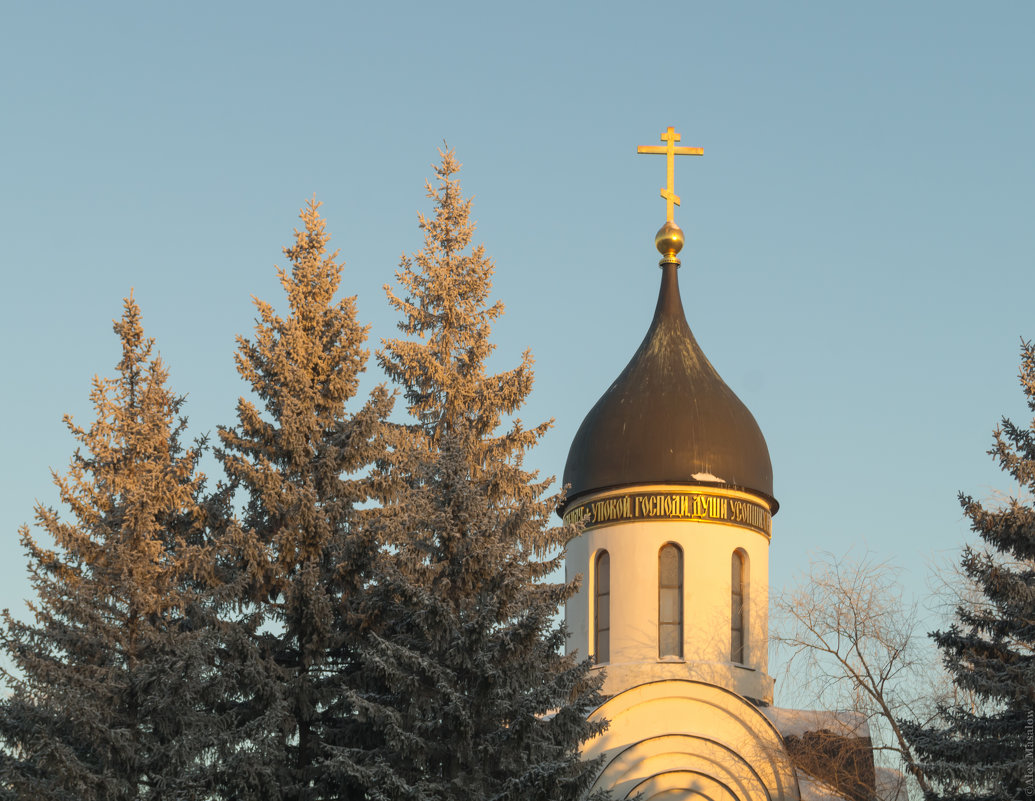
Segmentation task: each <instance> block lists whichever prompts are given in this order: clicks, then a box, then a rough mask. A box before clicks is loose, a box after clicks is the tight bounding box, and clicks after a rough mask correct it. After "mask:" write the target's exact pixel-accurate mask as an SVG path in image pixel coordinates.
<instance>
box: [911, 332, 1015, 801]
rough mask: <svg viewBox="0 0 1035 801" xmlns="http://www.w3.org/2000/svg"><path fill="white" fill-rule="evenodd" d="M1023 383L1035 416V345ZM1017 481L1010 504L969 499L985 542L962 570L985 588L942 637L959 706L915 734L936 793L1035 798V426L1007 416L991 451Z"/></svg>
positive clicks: (965, 502) (967, 509) (969, 553)
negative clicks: (988, 503)
mask: <svg viewBox="0 0 1035 801" xmlns="http://www.w3.org/2000/svg"><path fill="white" fill-rule="evenodd" d="M1020 379H1021V386H1022V387H1023V390H1024V394H1025V396H1026V398H1027V403H1028V408H1029V409H1030V410H1031V411H1032V412H1033V413H1035V347H1033V346H1032V344H1031V343H1030V342H1025V343H1022V361H1021V371H1020ZM989 454H990V455H992V456H994V457H995V458H996V460H997V461H998V462H999V466H1000V467H1001V468H1002V470H1003V471H1004V472H1005V473H1006V474H1007V475H1009V476H1010V478H1011V479H1012V480H1013V481H1014V482H1016V485H1017V487H1018V488H1019V489H1018V493H1017V496H1016V497H1010V498H1009V500H1008V501H1007V502H1006V503H1003V504H996V505H994V506H991V505H986V504H982V503H980V502H978V501H975V500H974V499H973V498H972V497H970V496H968V495H962V494H961V495H960V503H961V504H962V506H963V512H964V514H965V515H966V516H967V517H968V518H969V519H970V525H971V529H972V530H973V531H975V532H976V533H977V534H978V535H979V536H980V537H981V539H982V540H984V543H985V545H984V547H982V548H970V547H968V548H966V549H965V550H964V553H963V559H962V566H963V571H964V573H965V575H966V577H967V578H968V579H969V580H970V581H971V582H973V584H974V587H975V588H976V589H977V590H978V591H979V597H978V600H977V601H976V602H968V603H964V604H961V605H960V606H959V608H958V609H957V613H956V614H957V620H956V622H955V623H954V624H953V625H952V626H951V627H950V628H949V630H948V631H940V632H936V633H934V634H933V635H932V636H933V637H934V640H935V642H936V643H937V645H938V647H939V649H940V650H941V652H942V656H943V659H944V663H945V667H946V669H947V670H948V672H949V675H950V677H951V679H952V681H953V684H954V685H955V687H956V688H957V690H958V693H957V698H958V699H959V701H958V702H956V703H954V704H952V705H947V706H943V707H942V708H941V709H940V712H941V715H940V717H939V718H938V719H937V720H936V721H935V723H934V724H933V725H931V726H928V727H926V728H921V727H918V726H915V725H913V726H909V727H908V729H907V733H908V735H909V737H910V739H911V740H912V742H913V744H914V746H915V749H916V752H917V753H918V754H919V756H920V760H921V762H922V765H923V769H924V772H925V773H926V774H927V776H928V777H929V778H931V779H932V780H933V781H934V784H935V785H936V787H938V788H939V791H938V792H937V793H931V794H930V795H929V796H928V797H929V798H945V799H950V798H951V799H988V800H989V801H991V800H992V799H1022V798H1023V799H1029V798H1031V797H1032V796H1035V757H1033V751H1035V422H1033V423H1032V424H1031V425H1030V426H1029V427H1026V428H1024V427H1019V426H1017V425H1015V424H1014V423H1012V422H1011V421H1010V420H1008V419H1006V418H1003V421H1002V423H1001V424H1000V426H999V427H998V428H997V429H996V431H995V444H994V446H993V447H992V449H991V450H990V451H989Z"/></svg>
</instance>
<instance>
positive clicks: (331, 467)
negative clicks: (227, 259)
mask: <svg viewBox="0 0 1035 801" xmlns="http://www.w3.org/2000/svg"><path fill="white" fill-rule="evenodd" d="M318 208H319V204H318V203H316V202H315V201H312V202H310V203H309V204H308V205H307V206H306V207H305V208H303V209H302V212H301V214H300V217H301V220H302V222H303V224H304V225H303V228H302V230H296V231H295V241H294V244H293V245H292V246H291V247H289V248H285V250H284V253H285V255H286V257H287V259H288V261H289V262H290V263H291V268H290V270H285V269H281V268H278V274H279V276H280V281H281V284H282V286H283V287H284V291H285V292H286V294H287V302H288V309H289V311H288V313H287V315H286V316H283V317H281V316H278V315H277V314H276V313H275V311H274V309H273V307H272V306H271V305H270V304H268V303H266V302H263V301H261V300H256V301H255V304H256V307H257V309H258V315H259V317H258V320H257V324H256V328H255V335H254V338H253V339H251V340H249V339H245V338H244V337H239V338H238V351H237V355H236V361H237V367H238V371H239V373H240V374H241V376H242V377H243V378H244V379H245V381H247V383H248V384H250V385H251V388H252V391H253V392H254V394H255V396H256V397H257V399H258V401H259V405H256V403H253V402H252V401H250V400H247V399H245V398H242V399H241V400H240V401H239V402H238V406H237V418H238V419H237V423H236V425H235V426H234V427H233V428H227V429H221V430H220V432H219V436H220V439H221V442H222V449H221V450H220V452H219V455H220V458H221V461H222V463H223V465H224V468H225V469H226V471H227V474H228V475H229V476H230V478H231V479H232V481H233V482H234V484H235V485H236V486H237V487H239V488H241V489H243V490H244V492H245V506H244V512H243V519H242V521H241V522H242V526H241V528H242V536H243V539H244V540H245V547H244V548H243V549H242V551H241V553H240V555H239V556H240V567H241V569H242V570H244V571H245V574H246V577H247V580H246V584H247V587H248V592H247V597H246V598H245V601H246V603H247V607H248V608H249V609H251V610H252V611H253V613H254V615H253V618H252V621H251V622H252V625H253V626H254V631H255V641H254V647H255V649H256V650H257V651H258V652H259V655H260V657H261V660H262V662H261V664H262V666H263V667H262V669H261V670H258V671H256V672H255V674H254V675H253V676H252V686H251V688H250V690H249V694H250V697H249V698H247V699H246V702H245V703H244V704H243V705H242V707H241V711H242V718H241V721H240V723H241V726H242V727H244V729H245V730H246V731H248V732H249V736H250V740H251V742H250V747H249V748H247V749H240V750H239V751H238V752H236V753H234V754H229V755H228V756H227V760H226V762H225V767H226V772H225V783H226V789H225V790H224V792H225V793H226V794H227V795H228V797H233V798H235V799H249V798H256V799H260V798H262V799H265V798H269V799H285V800H287V799H306V801H317V800H318V799H325V798H335V799H338V798H363V795H362V794H361V793H360V792H359V791H358V790H357V789H356V787H355V784H354V782H353V781H352V780H351V779H349V778H348V777H347V776H346V775H345V774H343V773H342V771H341V769H340V765H339V757H338V754H339V752H340V750H341V749H342V748H344V747H348V746H351V745H353V744H354V743H355V741H356V739H357V737H358V736H359V735H358V734H357V732H356V726H357V723H358V722H357V719H356V716H355V714H354V712H353V710H352V709H351V708H350V706H349V704H348V703H347V701H346V698H347V696H348V690H349V688H350V687H352V686H353V684H354V683H355V681H356V680H357V679H356V676H355V674H356V670H357V659H356V643H357V640H358V637H359V632H360V631H361V630H362V627H363V622H362V621H361V620H360V619H359V618H358V616H357V613H358V609H357V603H358V599H359V596H360V595H361V593H362V591H363V587H364V585H365V584H366V583H367V582H369V580H370V571H371V564H372V560H373V559H374V557H375V555H376V552H377V549H378V544H377V540H376V538H375V536H374V535H373V533H371V529H370V527H369V526H367V525H364V516H365V515H367V514H368V512H366V511H364V510H363V507H364V505H366V504H367V501H368V500H370V498H371V497H372V490H371V483H370V479H369V470H368V465H369V464H370V463H371V461H372V460H373V459H375V458H376V457H377V456H378V455H379V453H380V450H379V449H380V448H382V447H383V443H382V440H381V437H380V434H381V428H382V425H383V423H382V421H383V419H384V418H385V416H386V415H387V414H388V413H389V412H390V410H391V398H390V397H389V394H388V392H387V391H386V390H385V389H384V388H383V387H380V388H378V389H376V390H375V391H374V393H373V394H372V396H371V398H370V399H369V400H368V401H367V402H366V403H364V404H362V405H361V406H360V407H359V408H358V409H357V410H355V411H350V410H349V408H348V406H349V404H350V402H352V401H353V400H354V398H355V396H356V393H357V388H358V384H359V375H360V373H361V372H362V371H363V369H364V367H365V363H366V359H367V356H368V354H367V351H365V350H364V349H363V343H364V341H365V339H366V335H367V329H366V327H364V326H362V325H360V323H359V322H358V321H357V319H356V309H355V298H354V297H345V298H340V299H337V300H336V299H335V295H336V293H337V292H338V289H339V286H340V283H341V277H342V265H341V264H340V263H338V262H337V261H336V258H337V253H336V252H335V253H328V252H327V244H328V241H329V239H330V237H329V234H328V233H327V232H326V230H325V222H324V220H323V219H321V217H320V215H319V212H318Z"/></svg>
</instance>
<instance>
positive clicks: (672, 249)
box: [654, 220, 683, 266]
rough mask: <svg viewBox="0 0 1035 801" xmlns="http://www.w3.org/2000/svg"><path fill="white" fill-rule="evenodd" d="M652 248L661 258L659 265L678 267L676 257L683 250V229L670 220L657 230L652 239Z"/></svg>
mask: <svg viewBox="0 0 1035 801" xmlns="http://www.w3.org/2000/svg"><path fill="white" fill-rule="evenodd" d="M654 246H655V247H656V248H657V249H658V253H660V254H661V256H662V258H661V261H660V262H659V264H662V265H664V264H675V265H677V266H678V265H679V263H680V262H679V259H677V258H676V255H677V254H678V253H679V251H681V250H682V249H683V229H682V228H680V227H679V226H678V225H676V224H675V223H674V222H672V221H671V220H670V221H669V222H667V223H665V224H664V225H663V226H661V228H660V229H658V233H657V235H656V236H655V237H654Z"/></svg>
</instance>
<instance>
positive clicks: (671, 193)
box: [636, 125, 704, 222]
mask: <svg viewBox="0 0 1035 801" xmlns="http://www.w3.org/2000/svg"><path fill="white" fill-rule="evenodd" d="M680 138H681V137H680V135H679V134H677V133H676V131H675V129H674V128H673V127H672V126H671V125H670V126H669V128H668V130H667V131H665V133H663V134H662V135H661V141H662V142H665V143H666V144H664V145H640V146H639V147H637V148H636V152H637V153H656V154H659V155H664V156H667V157H668V186H667V187H665V188H663V189H662V190H661V196H662V197H663V198H665V201H666V204H667V206H666V209H665V210H666V212H667V215H668V216H667V217H666V219H667V220H668V222H675V220H673V219H672V216H673V214H672V213H673V211H674V209H673V205H675V206H678V205H679V195H677V194H676V156H703V155H704V148H703V147H676V142H678V141H680Z"/></svg>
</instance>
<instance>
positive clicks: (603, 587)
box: [593, 551, 611, 663]
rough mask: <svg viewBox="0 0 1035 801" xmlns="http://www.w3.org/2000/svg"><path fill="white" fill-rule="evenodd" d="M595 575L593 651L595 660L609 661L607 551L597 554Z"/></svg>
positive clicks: (608, 558)
mask: <svg viewBox="0 0 1035 801" xmlns="http://www.w3.org/2000/svg"><path fill="white" fill-rule="evenodd" d="M593 573H594V576H595V577H596V581H595V587H596V598H595V599H594V601H595V603H594V606H593V629H594V636H593V646H594V647H593V652H594V653H595V654H596V659H597V662H598V663H599V662H609V661H611V557H610V556H608V553H607V551H601V552H600V553H598V554H597V558H596V564H595V565H594V570H593Z"/></svg>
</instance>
